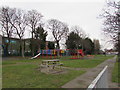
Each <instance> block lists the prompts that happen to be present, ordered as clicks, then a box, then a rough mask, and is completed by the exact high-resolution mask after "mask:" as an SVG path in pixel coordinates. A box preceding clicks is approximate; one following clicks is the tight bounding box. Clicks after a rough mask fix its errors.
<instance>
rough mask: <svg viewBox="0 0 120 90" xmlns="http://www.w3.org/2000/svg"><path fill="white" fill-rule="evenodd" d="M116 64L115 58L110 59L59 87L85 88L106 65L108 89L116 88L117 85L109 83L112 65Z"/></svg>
mask: <svg viewBox="0 0 120 90" xmlns="http://www.w3.org/2000/svg"><path fill="white" fill-rule="evenodd" d="M115 62H116V56H115V57H114V58H112V59H108V60H106V61H104V62H103V63H101V64H99V65H98V66H97V67H95V68H92V69H90V70H89V71H87V72H86V73H84V74H83V75H81V76H78V77H77V78H75V79H73V80H71V81H70V82H68V83H66V84H65V85H63V86H61V88H87V87H88V86H89V85H90V83H91V82H92V81H93V80H94V79H95V78H96V77H97V75H98V74H99V73H100V71H101V70H102V69H103V68H104V67H105V66H106V65H107V66H108V85H109V88H118V84H117V83H112V82H111V74H112V70H113V68H114V64H115Z"/></svg>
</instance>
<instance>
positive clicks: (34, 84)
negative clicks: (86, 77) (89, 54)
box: [3, 64, 85, 88]
mask: <svg viewBox="0 0 120 90" xmlns="http://www.w3.org/2000/svg"><path fill="white" fill-rule="evenodd" d="M37 68H38V66H36V65H34V64H29V65H28V64H27V65H16V66H15V65H13V66H7V67H4V68H3V88H28V87H29V88H57V87H60V86H62V85H64V84H65V83H67V82H68V81H70V80H72V79H73V78H75V77H76V76H79V75H81V74H83V73H84V72H85V71H73V70H72V71H71V70H70V71H69V72H68V73H65V74H59V75H52V74H44V73H41V72H40V71H38V70H37Z"/></svg>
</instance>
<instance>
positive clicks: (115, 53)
mask: <svg viewBox="0 0 120 90" xmlns="http://www.w3.org/2000/svg"><path fill="white" fill-rule="evenodd" d="M105 52H106V54H107V55H117V54H118V52H117V51H115V50H113V49H106V50H105Z"/></svg>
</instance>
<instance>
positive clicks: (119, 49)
mask: <svg viewBox="0 0 120 90" xmlns="http://www.w3.org/2000/svg"><path fill="white" fill-rule="evenodd" d="M118 62H120V32H119V33H118Z"/></svg>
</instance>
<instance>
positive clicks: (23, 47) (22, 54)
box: [22, 44, 25, 58]
mask: <svg viewBox="0 0 120 90" xmlns="http://www.w3.org/2000/svg"><path fill="white" fill-rule="evenodd" d="M22 57H23V58H24V57H25V56H24V44H22Z"/></svg>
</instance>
